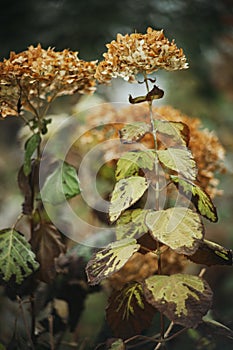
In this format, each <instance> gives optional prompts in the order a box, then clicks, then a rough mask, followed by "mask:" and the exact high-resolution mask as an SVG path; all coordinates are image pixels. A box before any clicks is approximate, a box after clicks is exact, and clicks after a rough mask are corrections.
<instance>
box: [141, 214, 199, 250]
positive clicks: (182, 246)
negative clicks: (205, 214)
mask: <svg viewBox="0 0 233 350" xmlns="http://www.w3.org/2000/svg"><path fill="white" fill-rule="evenodd" d="M146 225H147V227H148V228H149V230H150V232H151V235H152V237H153V238H154V239H157V240H158V241H160V242H162V243H164V244H166V245H167V246H168V247H170V248H171V249H173V250H174V251H176V252H177V253H179V254H186V255H192V254H194V253H195V251H196V250H197V248H198V247H199V244H200V241H201V240H202V239H203V234H204V233H203V225H202V223H201V219H200V217H199V215H198V214H197V213H195V212H193V211H192V210H190V209H187V208H183V207H175V208H169V209H166V210H160V211H150V212H149V213H148V214H147V216H146Z"/></svg>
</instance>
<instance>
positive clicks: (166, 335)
mask: <svg viewBox="0 0 233 350" xmlns="http://www.w3.org/2000/svg"><path fill="white" fill-rule="evenodd" d="M173 326H174V323H173V322H171V323H170V324H169V326H168V328H167V330H166V332H165V333H164V337H163V341H161V342H159V343H158V344H157V345H156V347H155V348H154V350H158V349H160V346H161V345H162V343H163V342H164V341H167V339H166V338H168V336H169V334H170V332H171V330H172V328H173Z"/></svg>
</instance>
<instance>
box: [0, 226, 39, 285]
mask: <svg viewBox="0 0 233 350" xmlns="http://www.w3.org/2000/svg"><path fill="white" fill-rule="evenodd" d="M0 262H1V263H0V271H1V273H2V274H3V279H4V280H5V281H9V279H10V278H11V277H15V280H16V283H21V282H22V281H23V279H24V278H25V277H27V276H29V275H30V274H31V273H32V272H33V271H34V270H36V269H37V268H38V267H39V264H38V262H37V261H36V260H35V254H34V253H33V252H32V250H31V246H30V244H29V243H28V242H27V240H26V239H25V237H24V236H22V235H21V234H20V233H19V232H17V231H15V230H13V229H11V228H7V229H4V230H1V231H0Z"/></svg>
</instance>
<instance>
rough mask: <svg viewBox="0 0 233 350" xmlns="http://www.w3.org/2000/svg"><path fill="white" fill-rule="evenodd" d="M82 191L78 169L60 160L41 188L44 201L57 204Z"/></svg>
mask: <svg viewBox="0 0 233 350" xmlns="http://www.w3.org/2000/svg"><path fill="white" fill-rule="evenodd" d="M80 192H81V190H80V186H79V180H78V176H77V173H76V169H75V168H74V167H73V166H72V165H70V164H68V163H66V162H64V163H62V162H60V163H58V165H57V167H56V168H55V170H54V171H53V173H52V174H50V175H49V176H48V177H47V179H46V180H45V183H44V185H43V187H42V190H41V198H42V200H43V201H44V202H49V203H51V204H53V205H56V204H60V203H62V202H64V201H65V200H66V199H70V198H72V197H74V196H76V195H78V194H79V193H80Z"/></svg>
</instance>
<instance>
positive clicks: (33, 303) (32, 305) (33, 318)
mask: <svg viewBox="0 0 233 350" xmlns="http://www.w3.org/2000/svg"><path fill="white" fill-rule="evenodd" d="M30 303H31V322H32V324H31V338H32V341H33V343H34V341H35V329H36V314H35V297H34V294H33V293H32V294H31V296H30Z"/></svg>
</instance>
